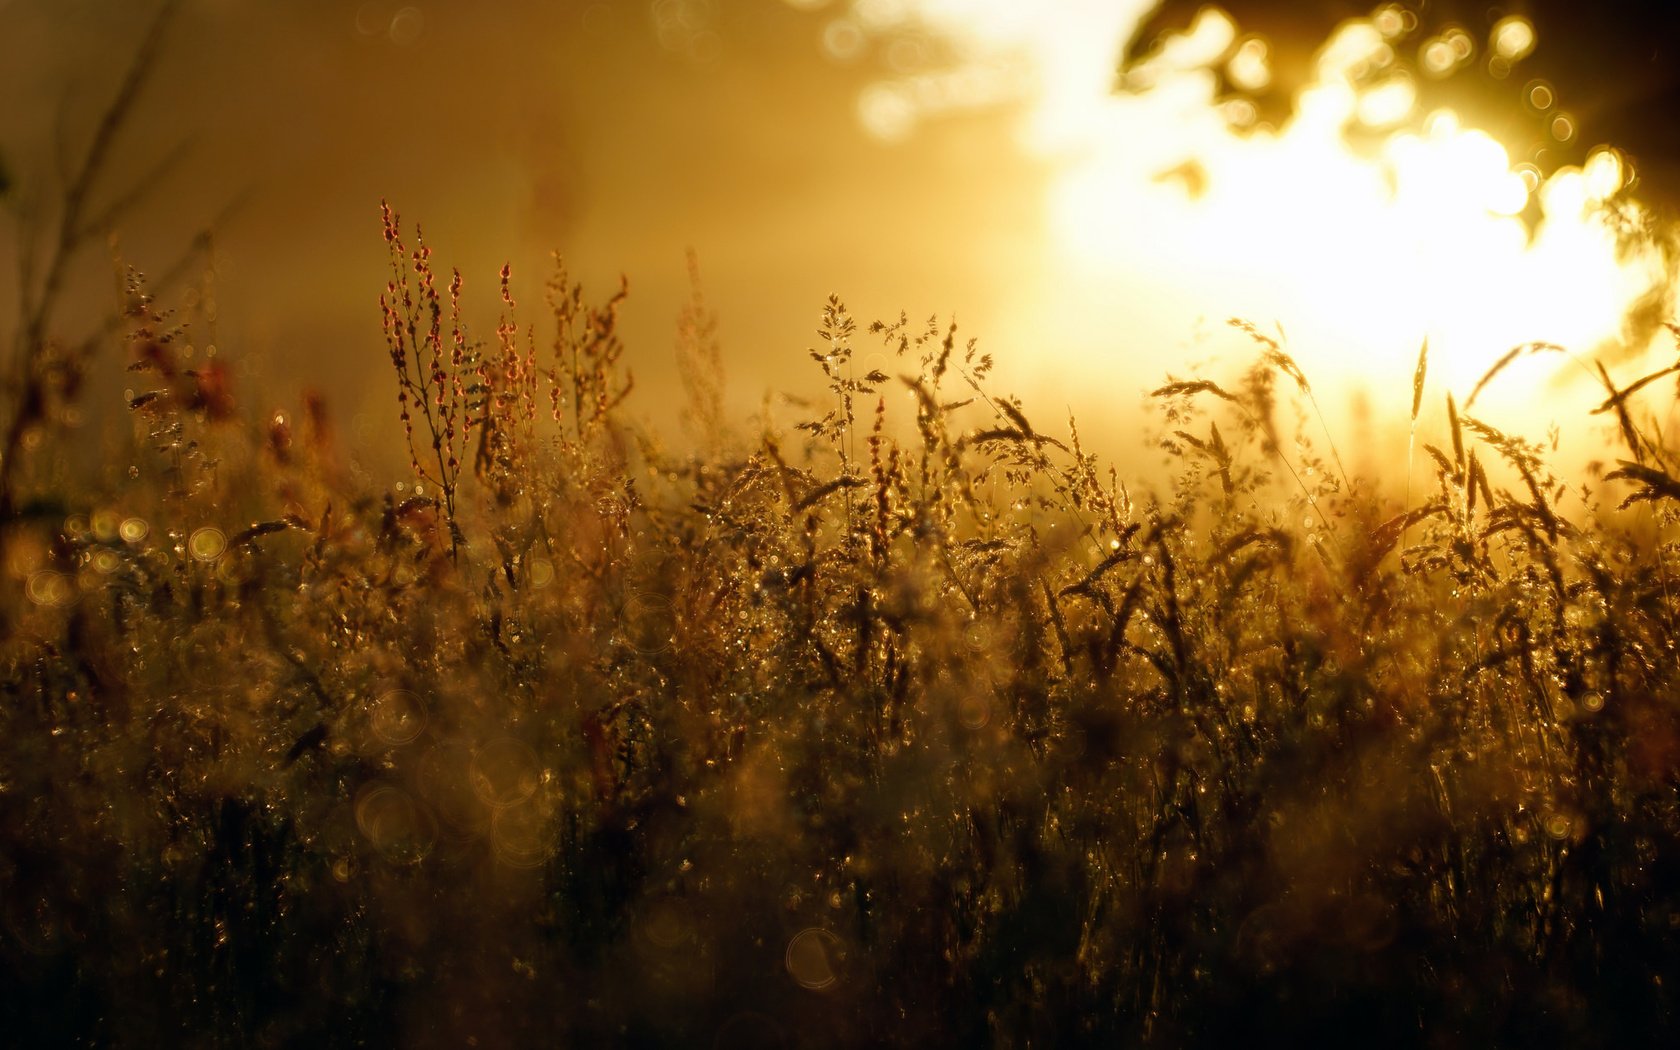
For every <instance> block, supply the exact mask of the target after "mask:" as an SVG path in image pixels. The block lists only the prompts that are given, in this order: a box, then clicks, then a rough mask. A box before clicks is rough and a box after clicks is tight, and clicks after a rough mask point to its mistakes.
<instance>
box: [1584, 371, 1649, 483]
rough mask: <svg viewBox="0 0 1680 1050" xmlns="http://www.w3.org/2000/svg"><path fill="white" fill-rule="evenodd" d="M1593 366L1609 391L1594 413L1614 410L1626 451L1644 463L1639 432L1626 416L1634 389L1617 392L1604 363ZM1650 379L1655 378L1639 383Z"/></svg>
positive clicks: (1629, 417)
mask: <svg viewBox="0 0 1680 1050" xmlns="http://www.w3.org/2000/svg"><path fill="white" fill-rule="evenodd" d="M1593 364H1595V365H1597V366H1598V378H1599V379H1600V381H1602V382H1603V383H1604V388H1605V389H1606V390H1608V391H1610V397H1609V399H1608V400H1606V401H1605V402H1604V404H1603V405H1600V406H1599V407H1598V409H1596V410H1595V411H1603V410H1604V409H1605V408H1607V407H1608V408H1614V409H1615V410H1616V425H1617V426H1618V427H1619V428H1621V432H1622V440H1623V441H1625V442H1627V446H1628V450H1629V451H1631V452H1632V453H1633V458H1634V459H1636V460H1638V461H1639V462H1640V463H1643V462H1645V453H1644V451H1643V449H1642V448H1641V442H1640V440H1639V430H1638V429H1637V428H1636V427H1634V425H1633V417H1632V416H1631V415H1629V414H1628V410H1627V395H1628V394H1630V393H1632V392H1633V390H1634V388H1633V387H1630V388H1628V389H1627V390H1617V389H1616V384H1615V383H1614V382H1613V381H1612V380H1611V379H1610V373H1609V372H1607V371H1605V369H1604V362H1602V361H1594V362H1593ZM1652 378H1655V377H1653V376H1647V377H1646V378H1645V379H1643V380H1641V381H1640V383H1641V384H1643V383H1645V382H1649V381H1650V380H1651V379H1652Z"/></svg>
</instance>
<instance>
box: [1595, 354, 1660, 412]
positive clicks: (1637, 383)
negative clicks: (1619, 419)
mask: <svg viewBox="0 0 1680 1050" xmlns="http://www.w3.org/2000/svg"><path fill="white" fill-rule="evenodd" d="M1675 372H1680V365H1669V366H1668V367H1667V368H1662V369H1658V370H1657V371H1655V372H1652V373H1651V374H1650V375H1647V376H1641V377H1640V378H1638V379H1635V380H1634V381H1633V382H1632V383H1630V384H1628V385H1627V386H1625V387H1623V388H1622V389H1621V390H1619V391H1618V390H1616V389H1615V388H1614V387H1611V394H1610V396H1609V397H1608V398H1606V399H1605V401H1604V403H1603V404H1602V405H1599V406H1598V407H1597V408H1595V409H1593V410H1592V414H1593V415H1595V416H1596V415H1600V414H1602V413H1604V412H1608V411H1610V410H1611V409H1613V408H1614V409H1618V410H1619V409H1620V406H1621V405H1622V403H1623V402H1624V401H1626V400H1627V399H1628V398H1629V397H1632V396H1633V395H1634V394H1636V393H1638V392H1639V391H1640V390H1641V389H1642V388H1644V387H1645V386H1646V385H1647V384H1650V383H1653V382H1655V381H1656V380H1658V379H1661V378H1662V377H1663V376H1666V375H1673V374H1674V373H1675ZM1599 373H1600V375H1599V378H1600V379H1602V380H1605V381H1606V382H1608V379H1609V376H1608V375H1606V374H1604V369H1603V366H1602V365H1601V366H1600V367H1599Z"/></svg>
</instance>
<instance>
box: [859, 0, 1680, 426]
mask: <svg viewBox="0 0 1680 1050" xmlns="http://www.w3.org/2000/svg"><path fill="white" fill-rule="evenodd" d="M1148 6H1149V5H1148V4H1147V3H1143V4H1134V5H1131V7H1130V9H1125V7H1126V5H1120V4H1114V3H1100V2H1094V0H1057V2H1054V3H1046V4H1044V5H1015V4H1006V3H997V2H988V0H966V2H965V0H920V2H914V0H893V2H890V3H889V2H883V0H875V2H871V0H856V2H855V3H854V4H853V5H852V12H851V14H850V16H849V17H850V18H852V19H854V20H855V21H857V22H858V23H859V24H862V25H866V26H868V27H869V30H870V31H871V32H885V31H889V30H891V29H893V28H895V27H896V28H899V29H903V28H906V27H911V28H914V29H915V30H918V31H922V32H927V31H931V32H933V33H935V34H938V35H940V36H942V37H943V38H944V39H945V40H947V41H949V42H952V43H954V45H955V46H956V48H957V50H958V51H959V53H961V54H963V55H964V56H966V57H965V60H964V63H963V66H964V68H967V69H969V70H971V71H972V70H990V71H992V75H993V76H994V77H995V79H994V80H993V81H990V83H992V84H993V85H994V87H995V86H996V85H997V84H1000V83H1004V82H1006V79H1007V78H1005V76H1004V74H1003V73H1001V72H998V71H1000V70H1007V69H1011V68H1019V67H1020V66H1024V67H1025V69H1026V75H1025V78H1024V80H1023V81H1021V83H1022V84H1023V85H1024V86H1023V87H1022V88H1021V90H1020V92H1019V94H1020V96H1021V97H1022V100H1023V101H1025V102H1026V103H1027V112H1028V121H1027V126H1026V136H1025V141H1026V143H1027V145H1028V147H1029V148H1031V149H1033V150H1035V151H1037V152H1038V153H1039V154H1040V155H1042V156H1044V157H1045V158H1047V160H1048V161H1049V162H1050V163H1051V164H1052V165H1053V166H1054V168H1055V171H1056V175H1055V178H1054V180H1053V183H1052V190H1051V197H1050V201H1049V204H1048V209H1047V214H1048V221H1049V224H1050V228H1051V231H1052V234H1053V243H1054V244H1055V245H1056V249H1055V251H1054V253H1052V258H1051V259H1050V260H1049V263H1048V264H1049V265H1052V266H1055V267H1060V268H1062V269H1064V270H1065V271H1066V272H1070V273H1074V272H1077V273H1078V274H1079V277H1078V279H1079V280H1084V281H1089V279H1090V277H1091V275H1093V274H1094V275H1099V276H1102V275H1106V276H1107V277H1109V278H1111V279H1112V280H1113V281H1114V282H1116V284H1117V285H1118V284H1119V283H1121V282H1124V281H1125V280H1127V279H1128V277H1132V276H1135V275H1137V274H1139V273H1146V274H1147V275H1148V276H1149V278H1150V280H1151V281H1152V282H1154V283H1155V284H1156V285H1157V286H1161V287H1171V288H1175V289H1182V292H1181V293H1178V294H1181V295H1182V296H1183V298H1184V302H1183V303H1180V304H1176V305H1178V306H1181V307H1186V308H1188V309H1189V310H1193V311H1194V312H1196V313H1200V314H1203V315H1206V316H1209V317H1213V316H1218V317H1221V318H1222V317H1224V316H1232V315H1236V316H1244V317H1248V318H1251V319H1253V320H1254V321H1256V322H1257V323H1260V324H1262V325H1264V326H1268V327H1269V326H1270V325H1271V324H1272V323H1273V322H1277V323H1279V324H1281V325H1284V326H1287V328H1288V332H1289V338H1290V343H1291V350H1292V352H1293V353H1294V354H1295V356H1296V357H1297V359H1299V360H1301V361H1302V363H1303V364H1304V365H1305V366H1307V368H1308V371H1309V372H1311V373H1312V374H1314V375H1315V376H1317V377H1319V379H1320V386H1321V388H1323V386H1325V385H1326V383H1325V381H1326V380H1329V381H1337V382H1338V383H1339V385H1343V386H1344V387H1355V386H1357V387H1364V388H1366V389H1368V390H1371V391H1372V392H1373V393H1375V394H1377V395H1378V396H1379V399H1381V395H1382V394H1383V392H1384V390H1385V389H1392V388H1393V387H1392V385H1391V384H1395V383H1398V384H1400V385H1401V388H1404V384H1405V383H1407V382H1408V381H1409V380H1408V378H1407V377H1408V376H1409V370H1410V368H1411V367H1412V363H1413V361H1414V360H1415V355H1416V353H1417V348H1418V345H1419V343H1420V342H1421V341H1422V339H1423V338H1424V337H1425V336H1427V337H1428V339H1429V341H1430V345H1431V347H1432V369H1433V371H1432V373H1431V375H1432V380H1438V381H1439V382H1440V383H1442V384H1443V385H1444V386H1447V387H1449V388H1452V389H1458V390H1460V391H1461V392H1462V391H1463V390H1464V389H1466V388H1467V387H1469V386H1470V385H1472V384H1474V382H1475V381H1476V379H1477V377H1479V376H1480V375H1481V374H1482V372H1483V371H1485V369H1486V368H1487V366H1488V365H1489V364H1490V363H1491V362H1492V361H1494V360H1495V359H1497V358H1498V357H1500V356H1501V355H1502V354H1503V353H1504V351H1506V350H1507V349H1509V348H1510V347H1512V346H1514V345H1517V344H1519V343H1524V342H1530V341H1545V342H1551V343H1556V344H1561V345H1562V346H1564V347H1566V348H1568V349H1570V350H1571V351H1574V352H1575V353H1576V354H1578V355H1579V356H1580V357H1581V358H1583V359H1584V358H1587V357H1590V356H1591V355H1592V354H1593V353H1594V351H1596V350H1598V349H1600V348H1601V347H1603V346H1604V345H1605V344H1606V343H1608V342H1612V341H1617V340H1621V339H1623V338H1624V322H1623V318H1624V317H1625V315H1626V314H1627V311H1628V309H1629V307H1630V306H1632V305H1633V304H1634V303H1635V302H1637V301H1638V300H1639V299H1640V298H1641V296H1643V295H1645V294H1646V293H1648V292H1649V291H1650V290H1651V289H1652V288H1653V287H1659V286H1660V285H1661V283H1662V282H1663V281H1665V280H1666V278H1665V276H1664V274H1665V272H1666V271H1665V268H1664V266H1663V260H1662V259H1661V258H1660V255H1659V252H1658V250H1657V249H1655V248H1654V247H1646V248H1643V249H1640V248H1635V249H1632V250H1631V251H1630V250H1628V249H1627V248H1626V247H1625V246H1618V243H1617V238H1616V236H1615V235H1614V233H1613V231H1612V230H1611V229H1610V228H1609V226H1608V224H1607V223H1606V222H1604V221H1603V218H1602V215H1601V214H1600V213H1599V210H1598V208H1597V205H1598V204H1599V203H1600V202H1601V201H1602V200H1604V199H1605V198H1607V197H1610V196H1611V195H1613V194H1615V193H1617V192H1618V191H1619V190H1621V189H1622V188H1623V187H1624V185H1626V184H1627V183H1628V182H1629V180H1630V179H1631V178H1632V175H1633V173H1632V172H1631V171H1629V170H1627V168H1626V165H1625V163H1624V162H1623V160H1622V158H1621V156H1620V155H1619V154H1618V153H1616V152H1615V151H1613V150H1610V149H1603V150H1600V151H1598V152H1596V153H1594V154H1593V155H1592V157H1591V159H1590V160H1589V162H1588V163H1587V165H1586V166H1585V169H1584V170H1582V169H1579V168H1575V169H1564V170H1560V171H1558V172H1556V173H1554V174H1553V175H1552V176H1551V177H1550V178H1548V179H1546V180H1544V181H1542V180H1541V179H1540V177H1539V173H1538V171H1537V170H1535V169H1532V168H1529V167H1524V166H1513V164H1512V161H1511V159H1510V157H1509V156H1508V155H1507V153H1506V150H1505V148H1504V147H1503V146H1501V145H1500V143H1499V142H1497V141H1495V140H1494V139H1493V138H1492V137H1490V136H1489V135H1488V134H1487V133H1486V132H1484V131H1481V130H1478V129H1476V128H1467V127H1462V126H1460V124H1459V122H1458V120H1457V119H1456V118H1455V116H1454V115H1453V114H1452V113H1451V112H1448V111H1441V112H1438V113H1434V114H1428V115H1426V116H1427V119H1426V120H1424V121H1423V122H1422V127H1423V130H1422V132H1421V133H1396V134H1393V135H1391V136H1390V137H1389V139H1388V140H1387V141H1386V143H1385V144H1384V145H1383V146H1382V147H1381V148H1380V149H1379V150H1377V151H1375V152H1374V153H1372V154H1371V155H1360V154H1357V153H1355V152H1354V151H1352V150H1350V148H1349V147H1348V145H1347V144H1346V141H1345V138H1344V136H1343V134H1342V129H1343V128H1344V127H1345V126H1347V125H1348V124H1350V123H1362V124H1364V125H1365V126H1367V127H1371V128H1375V129H1379V130H1380V129H1381V128H1384V127H1390V126H1395V125H1397V124H1399V123H1400V122H1401V121H1402V120H1407V119H1408V118H1410V117H1411V116H1413V113H1412V110H1413V108H1414V106H1415V95H1414V92H1413V91H1412V89H1411V86H1410V82H1409V81H1408V80H1407V79H1405V77H1403V76H1393V77H1388V78H1386V79H1383V80H1381V81H1380V83H1378V84H1376V85H1374V86H1371V87H1367V88H1360V87H1356V86H1355V85H1356V82H1357V81H1359V80H1360V78H1359V76H1358V75H1359V74H1360V73H1362V72H1366V71H1368V70H1370V69H1372V68H1376V69H1383V68H1386V67H1387V64H1388V63H1390V62H1392V60H1393V51H1392V49H1391V48H1390V44H1389V40H1390V39H1391V38H1393V37H1394V36H1395V34H1396V33H1398V32H1399V31H1400V30H1401V28H1403V25H1402V22H1401V21H1400V16H1399V15H1397V14H1396V11H1397V10H1398V9H1395V10H1387V9H1384V10H1380V11H1378V12H1377V13H1376V14H1375V15H1374V16H1373V18H1372V19H1370V20H1361V21H1354V22H1349V23H1346V24H1345V25H1344V26H1343V27H1342V29H1341V30H1340V31H1339V32H1338V33H1337V34H1336V35H1335V36H1334V37H1333V38H1332V39H1331V40H1329V41H1328V42H1326V45H1325V46H1324V48H1323V49H1322V51H1321V52H1320V55H1319V61H1318V70H1317V72H1318V77H1317V82H1316V83H1314V84H1313V85H1311V86H1309V87H1308V88H1306V89H1305V91H1304V92H1303V93H1302V95H1301V96H1300V97H1299V100H1298V106H1297V112H1296V116H1295V117H1294V118H1293V119H1292V120H1291V121H1290V122H1289V123H1288V124H1287V125H1286V126H1284V127H1282V128H1281V129H1277V130H1267V129H1260V130H1257V131H1254V132H1252V133H1250V134H1247V135H1237V134H1234V133H1233V132H1232V131H1231V124H1232V120H1231V119H1230V118H1231V117H1233V116H1235V117H1237V118H1238V121H1237V122H1238V123H1240V122H1241V118H1242V116H1243V114H1241V113H1237V112H1233V111H1229V110H1225V109H1221V108H1220V106H1219V104H1218V103H1217V102H1216V100H1215V98H1214V94H1215V93H1214V86H1213V80H1212V77H1211V76H1210V75H1209V74H1208V73H1207V72H1206V68H1207V66H1208V64H1209V63H1210V62H1212V61H1214V60H1215V59H1216V58H1217V57H1218V56H1220V55H1224V54H1227V53H1229V54H1232V55H1233V57H1231V58H1230V59H1228V61H1229V65H1228V67H1227V69H1226V72H1227V75H1228V76H1229V77H1230V78H1231V79H1232V80H1233V81H1234V82H1237V83H1251V84H1254V85H1258V84H1261V83H1264V81H1265V79H1266V77H1267V76H1268V75H1269V70H1268V67H1267V62H1266V48H1265V45H1264V43H1263V42H1261V41H1258V40H1253V41H1246V42H1244V43H1241V44H1238V45H1237V47H1236V48H1235V49H1234V51H1233V49H1232V45H1233V43H1235V42H1236V40H1237V38H1236V36H1235V33H1236V29H1235V27H1234V26H1233V25H1232V23H1231V22H1230V21H1229V20H1228V19H1226V18H1225V17H1224V16H1223V15H1221V14H1220V13H1219V12H1218V11H1217V10H1215V9H1212V8H1208V9H1204V11H1203V13H1202V15H1201V17H1200V18H1199V19H1198V21H1197V23H1196V24H1195V25H1194V26H1193V27H1192V29H1191V31H1190V32H1189V33H1187V34H1186V35H1184V36H1182V37H1179V38H1176V39H1174V40H1171V41H1169V42H1168V44H1167V46H1166V47H1165V48H1164V49H1162V51H1161V52H1160V53H1159V54H1158V55H1157V56H1156V58H1155V59H1154V60H1153V61H1152V62H1151V63H1150V64H1149V67H1148V68H1147V69H1146V70H1144V71H1143V76H1144V79H1145V81H1146V82H1147V83H1150V84H1152V87H1151V89H1150V90H1149V91H1147V92H1145V93H1142V94H1137V95H1124V94H1115V93H1114V92H1113V90H1112V84H1113V73H1114V70H1115V68H1116V66H1117V64H1118V55H1119V50H1120V48H1121V46H1122V45H1123V44H1124V42H1125V38H1126V34H1127V32H1128V31H1129V29H1130V28H1131V26H1133V25H1135V24H1136V21H1137V19H1138V18H1139V17H1141V15H1142V14H1143V13H1145V10H1144V9H1146V8H1147V7H1148ZM1026 7H1031V8H1032V16H1031V17H1026V16H1024V15H1021V13H1020V12H1021V10H1022V9H1023V8H1026ZM1535 44H1536V33H1535V29H1534V27H1533V26H1532V24H1530V23H1529V22H1527V21H1526V20H1524V19H1521V18H1515V17H1513V18H1507V19H1505V20H1503V21H1501V22H1500V23H1498V24H1496V25H1495V26H1494V27H1493V30H1492V32H1491V33H1490V34H1489V39H1488V40H1486V41H1479V40H1473V39H1472V38H1470V36H1469V35H1468V34H1467V33H1465V32H1464V31H1462V30H1449V31H1447V32H1444V33H1442V34H1441V35H1440V36H1438V37H1435V38H1433V39H1432V40H1430V41H1426V42H1425V43H1424V45H1423V48H1422V51H1421V52H1420V55H1419V65H1420V66H1421V68H1422V72H1423V74H1424V75H1438V74H1445V73H1448V72H1450V71H1451V70H1453V69H1455V68H1456V67H1457V66H1458V65H1459V64H1462V63H1464V62H1466V61H1469V60H1470V57H1471V56H1472V54H1476V55H1480V56H1483V57H1486V59H1487V60H1488V61H1499V62H1505V63H1517V62H1519V61H1520V60H1521V59H1522V58H1523V57H1524V56H1525V55H1527V54H1528V53H1529V52H1530V51H1531V50H1532V49H1533V48H1534V46H1535ZM1012 64H1013V65H1012ZM946 75H950V74H946ZM1370 79H1371V78H1365V79H1364V82H1366V83H1369V82H1370ZM913 84H914V78H906V79H904V80H902V81H884V82H883V83H881V84H879V85H877V87H876V88H875V89H873V91H874V92H875V94H874V95H873V96H871V97H872V98H873V99H874V103H875V105H876V106H878V107H880V106H881V105H882V99H883V98H885V97H888V96H890V97H891V98H893V99H895V100H897V103H898V104H897V106H896V107H895V108H892V109H891V113H890V116H891V119H892V127H891V129H890V130H891V131H892V133H894V134H908V133H909V132H910V130H911V129H913V127H914V126H915V124H916V123H917V121H918V120H920V119H922V118H923V117H925V116H926V115H928V114H930V113H933V112H937V111H938V107H934V106H921V107H919V106H918V105H917V104H916V101H915V91H914V89H913V87H912V86H910V85H913ZM1538 86H1539V88H1541V89H1544V88H1545V85H1538ZM994 93H995V92H994ZM1544 101H1545V100H1539V101H1535V102H1534V104H1535V105H1540V106H1541V108H1545V106H1544V105H1543V104H1542V103H1543V102H1544ZM1234 105H1237V106H1241V105H1242V103H1235V104H1234ZM947 108H950V107H947ZM883 112H884V110H883ZM868 116H869V114H868V111H867V110H866V112H865V118H866V124H867V123H868ZM1557 119H1558V120H1560V121H1563V122H1564V123H1562V124H1560V125H1558V126H1556V127H1554V128H1553V129H1552V131H1553V134H1554V135H1556V136H1558V137H1560V138H1567V137H1568V136H1569V135H1570V134H1572V133H1573V130H1574V129H1573V124H1572V123H1570V122H1569V120H1568V118H1567V116H1564V115H1561V114H1560V115H1559V116H1558V118H1557ZM1186 158H1190V159H1186ZM1531 195H1537V197H1538V204H1539V207H1540V210H1541V213H1542V215H1543V217H1544V219H1543V221H1542V222H1541V223H1540V225H1539V226H1538V228H1537V230H1536V232H1535V235H1534V236H1533V237H1532V238H1531V237H1530V236H1529V234H1528V231H1527V230H1526V229H1525V227H1524V225H1523V223H1522V221H1521V220H1520V219H1519V218H1518V216H1519V215H1520V213H1522V212H1523V211H1524V209H1525V207H1526V206H1527V205H1528V204H1529V203H1530V197H1531ZM1560 361H1562V364H1559V363H1558V362H1560ZM1557 368H1576V366H1575V365H1574V364H1572V363H1570V362H1568V361H1567V360H1566V359H1562V358H1551V359H1549V361H1548V363H1547V365H1546V366H1545V367H1544V368H1535V369H1530V370H1529V371H1528V372H1527V373H1524V374H1518V375H1513V376H1510V377H1507V378H1505V379H1502V382H1501V384H1499V386H1500V388H1501V389H1500V390H1499V391H1491V390H1490V394H1489V396H1488V397H1487V400H1488V401H1503V402H1504V403H1505V405H1506V406H1507V407H1508V408H1512V409H1513V410H1514V409H1515V408H1516V407H1517V406H1521V405H1524V404H1530V405H1532V404H1536V403H1537V400H1536V399H1537V397H1538V396H1539V395H1542V394H1545V393H1547V392H1548V391H1550V390H1551V388H1550V387H1549V386H1548V385H1547V384H1548V382H1549V380H1550V378H1551V376H1552V374H1554V373H1555V369H1557ZM1548 369H1550V370H1551V371H1548ZM1577 370H1578V369H1577ZM1432 385H1433V383H1432ZM1373 388H1374V389H1373ZM1402 400H1404V399H1402Z"/></svg>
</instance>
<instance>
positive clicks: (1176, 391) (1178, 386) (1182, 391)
mask: <svg viewBox="0 0 1680 1050" xmlns="http://www.w3.org/2000/svg"><path fill="white" fill-rule="evenodd" d="M1191 394H1212V395H1214V396H1215V397H1221V398H1224V399H1225V400H1226V401H1229V402H1231V403H1232V404H1236V403H1237V396H1236V395H1235V394H1233V393H1231V392H1230V391H1228V390H1226V389H1225V388H1224V387H1221V386H1220V385H1219V384H1218V383H1214V382H1211V381H1209V380H1206V379H1195V380H1189V381H1185V382H1178V383H1168V384H1167V385H1166V386H1163V387H1157V388H1156V389H1154V390H1151V391H1150V392H1149V396H1150V397H1184V396H1188V395H1191Z"/></svg>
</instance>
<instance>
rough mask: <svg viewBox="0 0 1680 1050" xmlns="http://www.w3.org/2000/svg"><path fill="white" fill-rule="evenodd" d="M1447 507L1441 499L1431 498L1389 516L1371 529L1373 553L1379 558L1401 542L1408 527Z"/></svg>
mask: <svg viewBox="0 0 1680 1050" xmlns="http://www.w3.org/2000/svg"><path fill="white" fill-rule="evenodd" d="M1446 509H1447V507H1446V504H1444V503H1442V502H1441V501H1439V500H1431V501H1430V502H1428V503H1425V504H1424V505H1423V506H1421V507H1417V508H1415V509H1413V510H1409V511H1406V512H1404V513H1402V514H1396V515H1395V516H1394V517H1392V518H1389V519H1388V520H1387V521H1385V522H1383V523H1382V524H1381V525H1378V526H1377V527H1376V528H1375V529H1372V530H1371V539H1370V545H1371V554H1372V555H1374V556H1375V557H1377V558H1381V557H1382V556H1383V555H1385V554H1387V553H1388V552H1389V551H1391V550H1393V549H1394V545H1395V544H1396V543H1398V542H1399V540H1400V537H1401V536H1402V535H1403V534H1404V533H1405V531H1406V530H1407V529H1409V528H1411V527H1412V526H1413V525H1416V524H1417V523H1418V522H1420V521H1423V520H1424V519H1425V518H1430V517H1433V516H1435V515H1437V514H1440V513H1442V512H1444V511H1445V510H1446Z"/></svg>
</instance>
